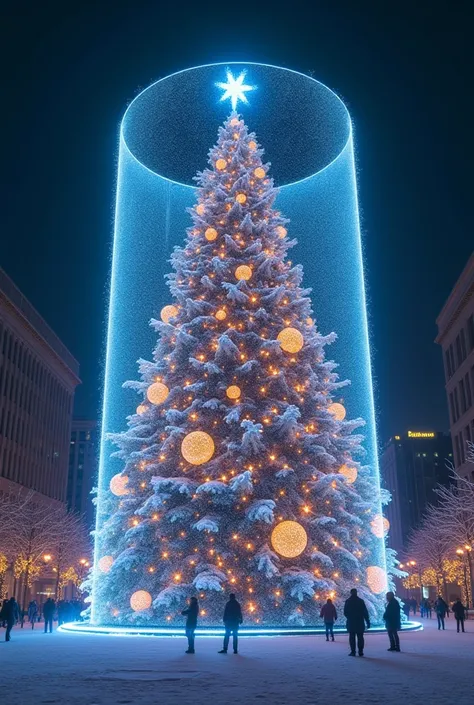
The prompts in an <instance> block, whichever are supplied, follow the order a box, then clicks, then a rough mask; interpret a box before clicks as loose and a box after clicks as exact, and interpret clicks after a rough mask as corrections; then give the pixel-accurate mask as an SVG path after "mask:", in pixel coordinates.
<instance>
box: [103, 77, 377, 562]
mask: <svg viewBox="0 0 474 705" xmlns="http://www.w3.org/2000/svg"><path fill="white" fill-rule="evenodd" d="M227 66H230V68H231V70H232V72H233V73H234V75H236V74H238V73H240V72H241V71H246V78H245V82H246V83H248V84H250V85H253V86H255V88H254V90H252V91H250V92H248V93H247V94H246V96H247V98H248V101H249V102H248V104H243V103H242V102H241V103H239V106H238V110H239V111H240V112H241V114H242V115H243V117H244V119H245V121H246V123H247V125H248V126H249V129H250V130H254V131H255V132H256V134H257V139H258V141H259V143H260V144H261V145H262V146H263V147H264V149H265V157H266V159H268V160H269V161H270V162H271V164H272V166H271V170H270V174H271V175H272V176H273V178H274V180H275V184H276V186H278V187H280V191H279V194H278V197H277V201H276V206H277V208H279V209H280V210H281V211H282V213H283V215H284V216H286V217H288V218H289V219H290V220H291V223H290V224H289V226H288V231H289V236H290V237H296V238H297V239H298V245H297V246H296V247H295V248H294V249H293V250H292V251H291V253H290V258H291V259H292V261H293V262H294V263H302V264H303V266H304V280H303V283H304V286H309V287H312V290H313V291H312V302H313V310H314V312H315V319H316V323H317V325H318V328H319V330H320V331H321V332H322V333H323V334H326V333H330V332H332V331H335V332H336V333H337V335H338V340H337V342H336V343H335V344H334V345H333V346H332V347H331V348H329V349H328V350H327V354H328V355H329V357H331V358H333V359H334V360H335V361H336V362H337V363H338V364H339V371H340V376H341V378H342V379H346V378H348V379H350V380H351V385H350V386H349V387H347V388H345V389H344V390H343V391H342V395H343V401H344V405H345V407H346V409H347V415H348V418H356V417H362V418H363V419H365V421H366V426H365V430H364V434H365V443H364V446H365V449H366V452H367V457H366V461H367V464H369V465H370V466H371V467H372V469H373V475H374V491H378V490H379V474H378V461H377V448H376V445H377V444H376V427H375V414H374V401H373V391H372V376H371V365H370V351H369V338H368V328H367V314H366V300H365V291H364V275H363V264H362V252H361V237H360V228H359V215H358V205H357V186H356V178H355V168H354V145H353V134H352V125H351V119H350V116H349V113H348V111H347V109H346V107H345V105H344V104H343V103H342V101H341V100H340V99H339V98H338V97H337V96H336V95H335V94H334V93H333V92H332V91H331V90H330V89H329V88H327V87H326V86H324V85H323V84H321V83H319V82H318V81H315V80H314V79H312V78H310V77H308V76H305V75H303V74H300V73H297V72H295V71H290V70H288V69H284V68H279V67H275V66H267V65H262V64H240V63H235V64H213V65H208V66H200V67H197V68H191V69H188V70H185V71H181V72H179V73H175V74H173V75H171V76H167V77H166V78H163V79H161V80H160V81H157V82H156V83H154V84H152V85H151V86H149V87H148V88H147V89H145V90H144V91H143V92H142V93H140V94H139V95H138V96H137V97H136V98H135V100H134V101H133V102H132V103H131V104H130V106H129V107H128V109H127V111H126V113H125V116H124V118H123V121H122V125H121V131H120V151H119V164H118V179H117V202H116V213H115V235H114V246H113V260H112V278H111V290H110V307H109V322H108V336H107V358H106V368H105V388H104V406H103V417H102V445H101V454H100V471H99V497H98V511H97V526H98V527H100V526H101V525H102V522H103V521H104V520H106V519H107V518H108V517H107V509H106V506H105V503H102V502H101V490H102V489H106V488H108V484H109V481H110V478H111V477H112V476H113V475H114V474H115V473H117V472H120V471H121V469H122V468H121V464H120V461H118V460H115V459H112V458H111V457H110V455H111V452H113V450H114V448H113V447H112V446H111V445H110V443H109V442H108V441H107V440H106V435H107V433H109V432H118V431H122V430H124V428H125V419H126V416H127V415H129V414H130V413H133V412H134V410H135V408H136V405H137V397H136V396H135V395H134V393H133V392H131V391H130V390H127V389H123V388H122V384H123V383H124V382H125V381H126V380H129V379H136V378H137V365H136V361H137V360H138V359H139V358H140V357H144V358H149V357H150V355H151V351H152V349H153V347H154V345H155V343H156V335H155V333H154V332H153V331H152V330H151V328H150V327H149V325H148V322H149V320H150V318H152V317H156V318H159V313H160V310H161V308H162V307H163V306H164V305H165V304H167V303H169V302H170V297H169V292H168V288H167V286H166V284H165V279H164V275H165V274H167V273H168V272H169V271H170V269H171V268H170V264H169V257H170V254H171V252H172V249H173V247H174V246H175V245H181V244H182V243H183V241H184V238H185V228H186V227H188V226H189V225H190V223H191V219H190V216H189V214H188V213H187V212H186V208H187V207H189V206H192V205H193V204H194V202H195V193H194V185H193V184H194V182H193V177H194V176H195V174H196V172H197V171H198V170H201V169H203V168H204V167H205V166H206V164H207V153H208V151H209V149H210V147H211V146H212V145H213V144H214V143H215V142H216V139H217V130H218V127H219V125H221V124H222V123H223V121H224V119H225V118H226V116H227V115H228V114H229V112H230V104H229V102H228V101H226V102H221V101H220V97H221V95H222V90H221V89H220V88H218V87H217V86H216V83H217V82H219V81H224V80H225V69H226V67H227ZM97 548H99V547H97ZM97 555H98V554H97ZM374 564H376V565H379V566H385V555H384V544H383V541H381V542H380V555H379V556H374Z"/></svg>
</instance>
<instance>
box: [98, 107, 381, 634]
mask: <svg viewBox="0 0 474 705" xmlns="http://www.w3.org/2000/svg"><path fill="white" fill-rule="evenodd" d="M262 154H263V151H262V149H261V148H260V147H259V146H258V144H257V142H256V139H255V136H254V135H253V134H249V132H248V129H247V127H246V125H245V124H244V122H243V120H242V119H241V118H240V117H239V116H238V115H237V114H236V113H235V112H234V113H232V115H231V116H230V117H229V118H228V119H227V121H226V122H225V124H224V126H223V127H222V128H220V131H219V138H218V142H217V145H216V146H215V147H214V148H213V149H212V150H211V151H210V155H209V165H210V168H209V169H206V170H205V171H203V172H202V173H200V174H199V175H198V177H197V181H198V185H199V188H198V202H197V204H196V205H195V207H194V208H193V209H191V216H192V220H193V225H192V226H191V227H190V228H189V229H188V233H187V240H186V243H185V246H184V247H183V248H176V250H175V251H174V253H173V256H172V267H173V270H174V271H173V273H172V274H170V275H169V288H170V291H171V295H172V303H170V304H169V305H167V306H165V308H164V309H163V310H162V312H161V319H162V320H161V321H158V320H152V321H151V325H152V326H153V328H154V329H155V330H156V331H157V333H158V342H157V345H156V348H155V350H154V353H153V361H151V362H149V361H146V360H140V361H139V371H140V378H141V379H140V381H138V382H127V383H126V386H127V387H130V388H131V389H134V390H136V391H137V392H138V394H139V396H140V398H141V400H140V404H139V406H138V408H137V411H136V414H133V415H132V416H130V417H129V419H128V430H127V431H125V432H123V433H119V434H114V435H113V436H112V439H113V441H114V442H115V444H116V445H117V446H118V449H119V450H118V451H117V453H116V456H118V457H119V458H120V459H121V461H122V462H123V471H122V473H121V474H119V475H115V476H114V477H113V478H112V479H111V481H110V490H107V495H108V496H107V506H106V507H105V511H106V512H108V514H109V518H108V520H107V521H105V523H103V525H102V526H101V528H100V530H99V532H98V536H97V547H98V552H99V555H97V556H96V561H97V564H96V579H95V593H94V600H95V601H96V608H95V618H96V621H99V622H101V623H103V624H124V625H127V624H131V623H137V622H138V623H144V624H150V625H178V624H182V617H181V616H180V610H181V609H182V607H183V604H184V602H185V599H186V598H187V597H189V596H191V595H197V596H198V598H199V602H200V608H201V617H200V623H201V624H207V625H215V624H220V623H221V617H222V609H223V604H224V602H225V595H226V593H228V592H231V591H232V592H235V593H236V594H237V595H238V598H239V599H240V601H241V603H242V607H243V610H244V614H245V621H246V623H247V624H249V625H255V624H256V623H257V624H261V625H280V626H285V625H288V626H291V625H314V624H317V623H318V622H319V621H320V620H319V610H320V605H321V603H322V602H323V601H324V600H325V599H326V598H327V597H332V598H333V599H334V600H335V602H336V603H341V601H342V600H344V599H345V598H346V597H347V595H348V592H349V590H350V588H352V587H354V586H356V587H358V588H359V590H360V594H361V595H362V597H364V598H365V599H366V600H367V603H368V607H369V611H370V613H371V617H372V618H373V619H374V621H377V618H378V617H379V615H380V607H381V602H382V599H383V593H384V591H385V589H386V587H387V575H386V570H385V569H386V566H385V564H384V561H385V558H384V555H385V554H384V550H383V543H384V535H385V533H386V524H387V522H386V520H385V519H384V518H383V517H382V515H381V514H380V504H381V496H380V489H379V487H378V479H377V477H376V474H375V472H374V470H373V469H371V468H368V467H365V466H363V464H361V463H362V460H363V455H364V453H363V449H362V446H361V443H362V440H363V438H362V436H361V435H358V434H354V433H353V432H354V430H355V429H357V428H358V427H360V426H361V425H362V424H363V421H362V420H361V419H356V420H353V421H349V420H346V419H345V415H346V411H345V408H344V406H343V404H342V403H341V398H340V394H341V388H343V387H344V385H345V384H346V382H342V381H339V379H338V376H337V374H336V373H335V368H336V364H335V363H334V362H331V361H327V360H326V359H325V352H324V350H325V346H326V345H327V344H329V343H331V342H332V341H333V340H334V339H335V335H334V334H331V335H327V336H323V335H321V333H320V332H319V331H318V328H317V326H316V324H315V322H314V320H313V318H312V310H311V302H310V299H309V293H310V291H309V290H307V289H306V290H305V289H303V288H301V282H302V277H303V271H302V267H301V266H300V265H296V266H294V265H292V263H291V262H289V261H288V260H287V259H286V255H287V251H288V250H289V249H290V248H291V247H292V246H293V245H294V244H295V240H290V239H289V238H288V232H287V225H288V222H287V221H286V220H285V219H284V218H283V217H282V215H281V214H280V213H279V212H278V211H277V210H275V209H274V207H273V204H274V200H275V196H276V191H275V189H274V188H273V182H272V179H271V178H270V177H269V176H268V168H269V165H268V164H263V163H262ZM316 256H317V255H316ZM316 309H317V302H316ZM103 502H104V499H103V498H102V503H103ZM102 506H103V504H102ZM103 509H104V506H103Z"/></svg>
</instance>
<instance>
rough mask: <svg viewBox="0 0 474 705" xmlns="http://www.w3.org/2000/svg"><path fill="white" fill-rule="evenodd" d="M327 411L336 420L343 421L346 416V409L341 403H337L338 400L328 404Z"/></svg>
mask: <svg viewBox="0 0 474 705" xmlns="http://www.w3.org/2000/svg"><path fill="white" fill-rule="evenodd" d="M328 411H329V413H330V414H331V415H332V416H334V418H335V419H336V421H344V419H345V418H346V410H345V408H344V407H343V405H342V404H339V403H338V402H334V403H333V404H329V406H328Z"/></svg>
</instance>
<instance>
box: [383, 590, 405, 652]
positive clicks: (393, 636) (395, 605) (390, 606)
mask: <svg viewBox="0 0 474 705" xmlns="http://www.w3.org/2000/svg"><path fill="white" fill-rule="evenodd" d="M383 618H384V620H385V628H386V629H387V634H388V638H389V639H390V648H389V649H387V650H388V651H400V639H399V637H398V632H399V631H400V629H401V628H402V625H401V621H400V603H399V601H398V600H396V599H395V595H394V594H393V592H387V607H386V608H385V612H384V615H383Z"/></svg>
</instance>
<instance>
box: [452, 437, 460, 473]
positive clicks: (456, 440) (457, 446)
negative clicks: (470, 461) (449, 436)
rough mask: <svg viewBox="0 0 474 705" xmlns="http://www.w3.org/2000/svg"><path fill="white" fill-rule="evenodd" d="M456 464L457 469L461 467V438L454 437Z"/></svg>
mask: <svg viewBox="0 0 474 705" xmlns="http://www.w3.org/2000/svg"><path fill="white" fill-rule="evenodd" d="M454 462H455V465H456V467H458V466H459V465H461V449H460V447H459V436H454Z"/></svg>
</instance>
